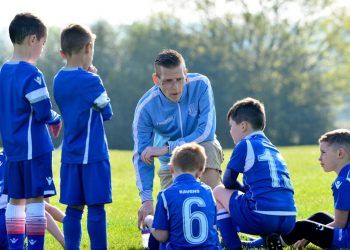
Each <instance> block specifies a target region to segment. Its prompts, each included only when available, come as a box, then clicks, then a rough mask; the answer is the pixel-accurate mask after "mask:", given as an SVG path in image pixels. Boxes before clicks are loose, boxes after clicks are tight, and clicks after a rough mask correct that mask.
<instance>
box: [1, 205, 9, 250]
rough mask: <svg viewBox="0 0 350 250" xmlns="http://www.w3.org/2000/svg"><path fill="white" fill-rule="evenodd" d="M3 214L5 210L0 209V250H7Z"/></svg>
mask: <svg viewBox="0 0 350 250" xmlns="http://www.w3.org/2000/svg"><path fill="white" fill-rule="evenodd" d="M5 212H6V209H5V208H2V209H0V249H7V233H6V224H5V223H6V221H5Z"/></svg>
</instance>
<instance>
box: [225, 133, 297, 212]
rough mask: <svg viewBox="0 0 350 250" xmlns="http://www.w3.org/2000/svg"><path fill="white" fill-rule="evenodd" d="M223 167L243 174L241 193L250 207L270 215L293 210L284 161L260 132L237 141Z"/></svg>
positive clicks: (291, 192) (291, 191)
mask: <svg viewBox="0 0 350 250" xmlns="http://www.w3.org/2000/svg"><path fill="white" fill-rule="evenodd" d="M227 167H228V168H230V169H232V170H234V171H237V172H240V173H243V182H244V186H245V187H246V189H247V190H246V194H245V195H246V197H247V199H248V200H249V201H250V202H251V204H250V205H251V209H252V210H254V211H255V212H261V213H264V214H271V215H274V214H279V215H281V213H280V212H283V211H284V215H287V214H288V215H290V214H295V213H296V208H295V205H294V198H293V193H294V192H293V188H292V185H291V183H290V179H289V174H288V170H287V167H286V164H285V161H284V159H283V158H282V156H281V154H280V153H279V151H278V149H277V148H276V147H275V146H274V145H273V144H272V143H271V142H270V141H269V139H268V138H267V137H266V136H265V135H264V133H263V132H262V131H259V132H254V133H252V134H250V135H249V136H247V137H246V138H244V139H242V140H241V141H240V142H239V143H238V144H237V146H236V148H235V149H234V152H233V154H232V157H231V159H230V161H229V163H228V166H227Z"/></svg>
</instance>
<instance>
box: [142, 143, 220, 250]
mask: <svg viewBox="0 0 350 250" xmlns="http://www.w3.org/2000/svg"><path fill="white" fill-rule="evenodd" d="M205 162H206V155H205V151H204V148H203V147H202V146H200V145H198V144H196V143H188V144H184V145H182V146H180V147H177V148H176V149H175V151H174V152H173V154H172V157H171V159H170V165H169V166H170V171H171V173H172V175H173V179H174V183H173V184H172V185H171V186H170V187H169V188H167V189H165V190H163V191H161V192H160V193H159V194H158V201H157V206H156V211H155V215H154V219H153V216H152V215H148V216H147V217H146V219H145V224H146V225H147V226H148V227H149V228H151V233H152V235H153V236H154V237H155V238H156V239H157V240H159V241H161V242H166V244H165V249H178V248H179V249H180V248H181V249H185V248H191V249H208V250H209V249H221V248H220V245H219V239H218V234H217V231H216V227H215V224H216V217H215V213H216V208H215V200H214V197H213V194H212V191H211V188H210V187H209V186H207V185H205V184H204V183H200V182H198V181H196V179H197V178H199V177H200V176H201V174H202V173H203V171H204V168H205V167H204V166H205Z"/></svg>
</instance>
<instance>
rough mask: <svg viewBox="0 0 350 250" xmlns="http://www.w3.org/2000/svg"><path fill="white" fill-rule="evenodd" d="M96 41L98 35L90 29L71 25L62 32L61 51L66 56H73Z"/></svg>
mask: <svg viewBox="0 0 350 250" xmlns="http://www.w3.org/2000/svg"><path fill="white" fill-rule="evenodd" d="M95 39H96V35H95V34H93V33H92V31H91V30H90V28H89V27H87V26H83V25H80V24H70V25H68V26H67V27H66V28H65V29H63V30H62V32H61V50H62V52H63V53H64V54H65V55H68V56H72V55H73V54H76V53H79V51H80V50H81V49H83V48H84V47H85V46H86V45H87V44H88V43H90V42H93V41H94V40H95Z"/></svg>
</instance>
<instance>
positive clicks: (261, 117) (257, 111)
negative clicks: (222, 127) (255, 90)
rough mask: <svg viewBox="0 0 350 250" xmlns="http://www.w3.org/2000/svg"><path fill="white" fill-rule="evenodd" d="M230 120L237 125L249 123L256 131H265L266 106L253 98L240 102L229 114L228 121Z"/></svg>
mask: <svg viewBox="0 0 350 250" xmlns="http://www.w3.org/2000/svg"><path fill="white" fill-rule="evenodd" d="M230 119H232V120H233V121H235V122H236V123H237V124H239V123H241V122H243V121H246V122H249V123H250V124H251V125H252V128H253V129H254V130H264V129H265V125H266V116H265V107H264V104H263V103H262V102H260V101H259V100H256V99H254V98H251V97H247V98H244V99H242V100H239V101H237V102H235V103H234V104H233V106H232V107H231V108H230V109H229V111H228V113H227V120H230Z"/></svg>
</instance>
